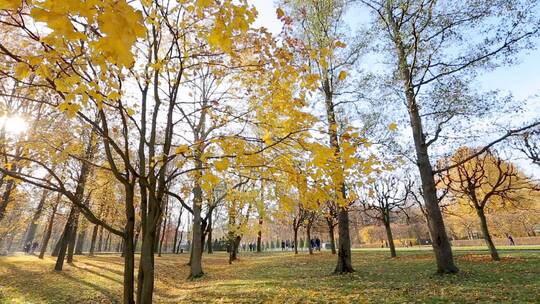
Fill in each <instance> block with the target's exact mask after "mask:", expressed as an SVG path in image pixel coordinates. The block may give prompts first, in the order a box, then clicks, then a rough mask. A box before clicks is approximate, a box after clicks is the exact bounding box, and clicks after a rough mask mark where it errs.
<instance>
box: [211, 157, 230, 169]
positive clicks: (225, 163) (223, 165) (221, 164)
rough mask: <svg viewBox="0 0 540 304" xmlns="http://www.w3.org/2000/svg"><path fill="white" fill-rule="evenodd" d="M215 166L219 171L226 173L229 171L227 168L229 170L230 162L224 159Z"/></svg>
mask: <svg viewBox="0 0 540 304" xmlns="http://www.w3.org/2000/svg"><path fill="white" fill-rule="evenodd" d="M214 166H215V167H216V170H218V171H225V170H227V168H229V160H228V159H227V158H224V159H222V160H219V161H216V162H215V163H214Z"/></svg>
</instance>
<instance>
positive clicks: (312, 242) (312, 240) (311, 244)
mask: <svg viewBox="0 0 540 304" xmlns="http://www.w3.org/2000/svg"><path fill="white" fill-rule="evenodd" d="M309 246H311V249H313V248H315V240H314V239H311V240H309Z"/></svg>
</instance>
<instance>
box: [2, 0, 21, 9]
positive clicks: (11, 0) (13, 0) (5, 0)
mask: <svg viewBox="0 0 540 304" xmlns="http://www.w3.org/2000/svg"><path fill="white" fill-rule="evenodd" d="M21 4H22V0H0V10H15V9H18V8H19V7H20V6H21Z"/></svg>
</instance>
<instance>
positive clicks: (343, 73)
mask: <svg viewBox="0 0 540 304" xmlns="http://www.w3.org/2000/svg"><path fill="white" fill-rule="evenodd" d="M345 78H347V72H345V71H341V72H339V76H338V79H339V81H343V80H345Z"/></svg>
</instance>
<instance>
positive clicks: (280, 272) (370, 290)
mask: <svg viewBox="0 0 540 304" xmlns="http://www.w3.org/2000/svg"><path fill="white" fill-rule="evenodd" d="M473 249H475V248H473ZM533 249H534V248H533ZM475 250H476V249H475ZM398 254H399V257H398V258H396V259H390V258H388V257H387V255H388V253H387V252H386V250H381V249H379V250H375V249H370V250H360V251H355V252H354V253H353V263H354V267H355V269H356V272H355V273H353V274H348V275H342V276H336V275H332V274H331V272H332V270H333V267H334V265H335V256H332V255H331V254H329V253H316V254H315V255H314V256H309V255H307V254H306V253H301V254H299V255H298V256H295V255H294V254H292V253H290V252H287V253H281V252H279V253H263V254H244V253H241V254H240V260H239V261H238V262H236V263H234V264H233V265H228V264H227V259H226V255H225V254H223V253H216V254H214V255H206V256H205V265H204V266H205V271H206V275H205V276H204V277H203V278H202V279H198V280H195V281H189V280H186V277H187V276H188V270H189V269H188V267H187V266H185V263H186V262H187V258H188V256H187V255H186V254H184V255H181V256H177V255H165V256H164V257H162V258H157V257H156V261H157V265H156V268H157V276H156V291H155V297H154V300H155V301H154V302H156V303H478V302H483V303H538V299H540V252H538V251H516V250H514V251H503V252H502V254H501V256H502V261H500V262H491V261H490V260H489V257H488V256H487V255H486V254H485V253H483V252H480V253H479V252H476V251H474V252H472V253H471V252H469V251H463V250H458V251H456V256H457V258H456V259H457V263H458V265H459V267H460V269H461V272H460V273H458V274H455V275H446V276H440V275H437V274H435V273H434V261H433V256H432V254H431V252H429V251H425V250H410V249H409V250H400V251H399V252H398ZM53 265H54V260H53V259H50V258H47V259H45V260H44V261H41V260H39V259H37V258H36V257H33V256H16V257H1V258H0V302H1V303H118V302H120V300H121V298H120V296H121V293H122V286H121V283H122V259H121V258H120V257H118V256H98V257H94V258H88V257H82V256H81V257H79V256H78V257H76V261H75V264H74V265H73V266H66V267H65V270H64V271H63V272H60V273H58V272H54V271H53V270H52V268H53Z"/></svg>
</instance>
